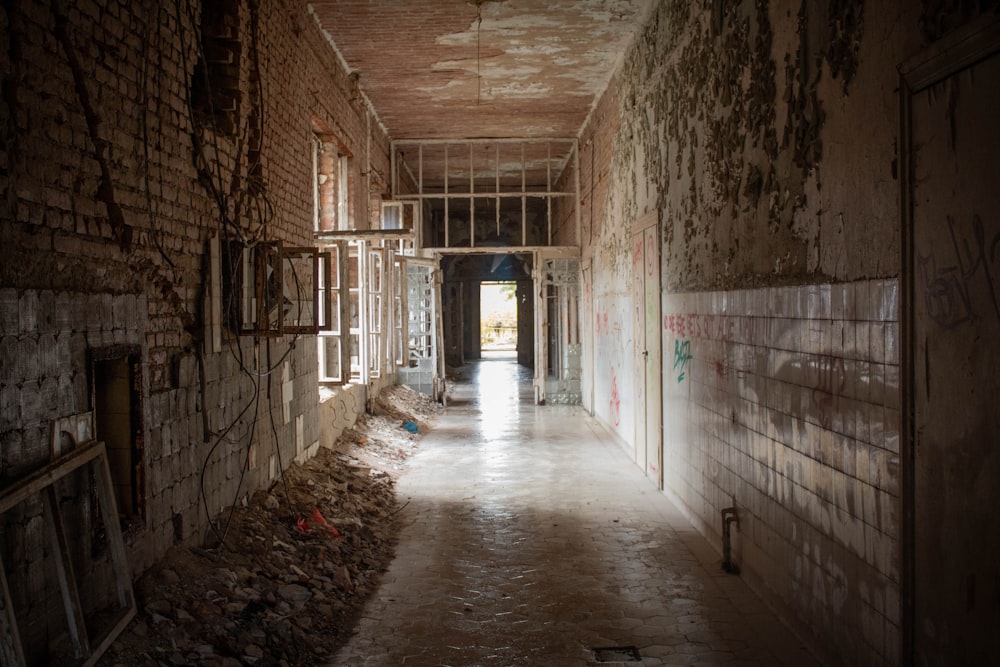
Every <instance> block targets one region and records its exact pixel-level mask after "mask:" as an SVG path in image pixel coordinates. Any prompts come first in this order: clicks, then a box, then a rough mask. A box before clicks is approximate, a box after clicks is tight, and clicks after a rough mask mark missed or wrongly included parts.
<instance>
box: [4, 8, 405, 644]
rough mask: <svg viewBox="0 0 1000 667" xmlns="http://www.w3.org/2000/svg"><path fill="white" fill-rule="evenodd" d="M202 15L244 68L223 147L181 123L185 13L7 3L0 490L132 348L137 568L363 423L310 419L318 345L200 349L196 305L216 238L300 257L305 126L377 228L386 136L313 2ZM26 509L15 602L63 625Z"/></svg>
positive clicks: (219, 135)
mask: <svg viewBox="0 0 1000 667" xmlns="http://www.w3.org/2000/svg"><path fill="white" fill-rule="evenodd" d="M214 7H215V8H216V9H218V8H223V11H229V12H230V15H229V17H228V20H230V23H227V25H229V26H230V27H232V26H238V27H236V28H234V32H233V34H232V35H230V37H231V38H232V41H235V42H238V44H239V46H238V49H237V51H236V53H237V57H236V58H235V59H234V63H236V65H237V66H236V67H234V68H232V69H231V70H229V71H228V72H227V73H226V75H225V76H221V75H220V76H219V77H217V80H216V81H215V82H214V83H215V84H216V86H217V88H216V92H220V88H221V89H223V90H221V92H232V93H233V94H234V95H235V97H236V98H237V100H238V101H237V102H236V103H234V105H233V111H232V113H231V115H230V117H229V118H228V120H230V121H232V125H233V127H235V128H236V129H235V130H231V131H229V132H227V131H225V130H223V129H220V128H221V125H220V124H219V122H218V121H216V122H215V123H213V122H211V120H209V118H207V117H205V115H204V109H202V110H201V115H199V112H198V111H197V110H196V111H195V112H194V113H192V109H191V106H192V100H193V99H194V98H195V97H196V96H197V93H196V89H197V87H198V84H197V79H198V76H199V72H200V71H201V67H200V66H199V64H198V63H199V58H200V55H201V48H200V47H199V41H200V39H201V27H202V26H201V23H200V21H201V17H202V12H201V7H200V5H199V3H198V2H192V3H180V4H174V3H166V4H163V3H156V2H141V3H121V2H114V1H110V2H105V1H104V0H94V1H90V2H79V3H77V2H69V3H66V2H61V1H57V2H51V3H50V2H45V1H42V0H38V1H32V2H16V3H5V4H3V5H2V6H0V52H2V54H3V58H2V59H3V61H4V66H3V68H2V71H0V73H2V77H3V81H2V99H0V255H2V258H0V260H2V261H0V400H2V402H3V417H2V418H0V447H2V453H3V457H2V465H0V479H2V480H3V483H5V484H6V483H10V482H11V481H12V480H15V479H18V478H19V477H21V476H23V475H24V474H26V473H27V472H28V471H31V470H34V469H37V468H39V467H41V466H43V465H44V464H46V463H47V462H48V461H49V458H50V452H49V446H48V438H49V429H50V426H51V424H52V422H53V420H55V419H57V418H60V417H65V416H68V415H74V414H78V413H82V412H87V411H88V410H91V409H92V408H93V397H92V395H91V389H90V386H89V383H90V382H91V379H90V378H89V376H88V373H89V372H90V370H89V366H88V359H89V358H90V357H89V355H91V353H92V351H93V350H95V349H98V348H107V347H109V346H115V345H121V344H123V343H127V344H128V345H129V347H130V349H133V350H135V351H136V356H137V358H138V361H139V367H140V371H141V374H142V389H141V392H140V393H141V396H140V398H141V406H142V408H141V422H142V441H143V448H144V449H143V460H144V465H145V476H144V477H143V479H142V483H141V486H142V489H141V490H142V494H143V496H144V498H145V515H144V517H142V518H141V520H139V521H137V522H133V525H132V526H131V527H130V529H129V531H128V534H127V535H126V543H127V548H128V552H129V557H130V559H131V563H132V566H133V569H134V571H135V572H136V573H141V572H142V571H143V570H145V569H146V568H148V567H149V566H150V565H151V564H152V563H153V562H154V561H155V560H156V559H157V558H159V557H160V556H161V555H162V554H163V553H164V552H165V550H166V549H167V548H168V547H170V546H171V545H173V544H175V543H178V542H199V541H201V540H202V539H203V538H204V537H205V535H206V533H207V529H208V518H207V516H206V513H208V514H211V515H213V516H214V515H215V514H216V513H218V512H219V511H220V510H223V509H224V508H226V507H229V506H230V505H232V504H234V503H237V502H239V501H240V499H241V498H242V497H243V496H244V495H245V494H248V493H251V492H253V491H254V490H256V489H259V488H262V487H263V486H266V485H267V484H269V483H271V481H272V480H274V479H275V477H276V475H277V472H278V470H279V466H280V465H284V466H287V465H288V464H289V463H290V462H291V461H292V459H293V458H296V457H299V458H301V457H305V456H308V455H309V453H310V452H311V451H314V447H315V446H316V444H317V443H319V441H320V440H321V438H322V439H323V440H324V441H329V440H331V439H332V437H333V436H323V435H321V434H322V433H323V432H324V430H325V429H326V428H328V427H330V428H331V429H332V430H334V431H336V429H339V428H342V426H343V423H344V422H345V421H346V420H349V419H352V417H353V416H356V415H357V414H358V412H359V411H361V410H363V409H364V400H363V397H359V396H358V393H359V390H357V389H349V390H347V391H346V394H347V396H348V397H349V398H350V400H349V401H347V402H345V403H344V406H340V404H339V403H337V402H336V401H334V402H333V404H334V409H332V410H331V409H329V406H327V405H324V407H323V409H322V411H321V408H320V400H319V397H318V395H317V383H318V369H317V353H316V345H315V341H314V339H313V337H308V336H307V337H301V338H299V339H297V340H294V341H293V339H292V337H291V336H284V337H281V338H272V339H261V340H260V341H258V342H259V345H255V343H254V341H253V340H252V339H251V338H250V337H246V336H243V337H237V336H231V335H228V334H223V336H222V339H221V342H222V346H221V349H218V350H215V349H212V346H211V344H210V341H211V338H212V333H213V326H214V327H215V328H216V330H217V329H218V328H219V327H221V326H222V323H221V322H219V321H214V320H213V319H212V317H211V316H210V315H209V310H208V309H207V303H209V301H208V300H207V296H206V295H207V293H208V291H209V284H210V281H209V280H208V267H209V260H208V256H209V253H208V241H209V238H210V236H211V235H213V234H215V233H219V232H223V231H225V232H228V233H229V234H230V235H238V234H237V232H236V230H237V229H238V230H239V233H240V234H245V235H246V236H247V237H249V238H252V239H257V240H259V239H260V238H261V228H260V222H261V220H263V219H266V220H267V225H266V230H264V232H263V233H264V234H265V235H266V237H267V238H268V239H280V240H282V241H283V242H284V243H285V244H287V245H293V246H303V245H312V231H313V201H312V187H313V165H312V159H311V140H312V137H313V122H314V120H317V119H318V120H319V121H320V122H321V123H323V124H325V126H327V127H328V128H331V130H332V131H333V132H334V133H335V134H336V136H337V139H338V141H340V142H341V144H342V145H343V147H344V148H345V149H346V150H347V151H348V152H349V153H350V155H351V156H352V158H353V161H352V165H351V174H350V182H351V196H352V198H353V200H354V206H353V210H354V218H355V222H356V223H357V224H358V226H360V227H362V228H363V227H366V226H367V225H368V223H369V221H370V220H372V219H374V218H377V208H376V207H375V206H373V202H372V200H371V198H370V197H369V194H370V193H372V192H374V193H376V194H377V193H379V192H381V191H383V190H385V181H386V178H385V176H386V175H387V174H388V171H389V169H388V137H387V136H385V133H384V131H383V130H382V129H381V128H380V126H379V124H378V122H377V119H375V118H374V116H372V115H371V113H370V111H369V109H368V107H367V105H366V103H365V102H364V100H363V98H362V97H361V96H359V95H358V90H357V89H356V87H355V83H356V82H355V81H353V80H352V79H351V77H350V76H349V75H348V73H347V72H345V71H343V69H342V68H341V67H340V65H339V62H338V59H337V57H336V54H335V52H334V51H333V49H332V48H331V47H330V44H329V42H328V41H327V38H326V37H325V36H324V34H323V33H322V32H321V30H320V29H319V27H318V25H317V24H316V21H315V19H314V17H313V16H311V15H310V13H309V11H308V8H307V6H306V4H305V3H301V2H296V1H292V0H289V1H287V2H278V3H255V2H250V3H243V2H232V3H217V4H216V5H214ZM253 8H258V9H259V15H257V16H256V17H255V15H254V14H253V11H252V10H253ZM230 43H232V42H230ZM253 45H256V47H257V48H256V49H253V48H252V46H253ZM215 55H218V54H215ZM194 106H197V104H194ZM219 111H220V113H221V112H222V111H223V110H222V109H220V110H219ZM227 113H228V112H227ZM199 146H200V147H201V149H200V150H199ZM223 218H225V219H226V220H229V221H230V223H232V224H224V223H223V221H222V220H223ZM206 341H208V342H206ZM272 366H273V371H272V372H270V373H268V374H266V375H265V374H262V375H257V373H256V372H255V371H256V369H258V368H269V367H272ZM391 381H392V377H390V376H387V377H385V378H384V379H383V380H381V381H380V384H382V383H389V382H391ZM376 388H377V387H376ZM258 389H259V390H258ZM361 393H363V392H361ZM359 399H360V400H359ZM230 427H232V428H230ZM244 468H246V471H245V473H244ZM202 479H204V484H202ZM82 493H83V495H84V497H85V496H86V493H87V492H86V490H84V491H82ZM81 502H83V501H79V499H77V502H76V504H77V505H80V504H81ZM70 504H73V503H70ZM24 505H25V506H26V507H24V508H22V509H21V510H18V511H17V512H10V513H7V515H5V517H4V520H5V526H4V528H5V536H7V537H10V538H11V539H10V540H6V539H5V541H4V548H5V553H4V557H5V562H6V563H8V564H9V563H18V567H21V568H23V573H26V576H24V577H18V578H17V582H18V583H17V585H16V587H15V588H16V590H15V591H14V595H15V602H16V603H18V604H19V606H21V607H22V608H23V607H24V606H25V605H27V606H29V607H30V606H31V604H32V603H31V601H32V600H36V601H38V603H37V604H35V606H34V611H33V612H32V613H35V614H41V615H42V616H43V617H44V616H45V614H46V613H47V612H46V610H48V611H49V612H50V614H49V615H50V616H51V615H52V614H55V616H57V617H58V614H59V612H60V611H61V607H60V605H59V604H58V603H53V604H51V605H46V604H43V603H42V602H41V601H42V600H44V599H46V598H47V597H50V595H49V593H51V590H52V587H51V585H49V584H46V583H45V582H46V579H47V578H46V576H45V574H44V566H43V565H42V564H41V563H40V559H41V557H42V555H43V554H44V553H45V551H46V550H45V549H43V548H41V546H40V544H39V541H40V539H41V538H40V537H39V536H41V535H43V532H42V530H43V526H42V522H41V521H40V520H39V519H38V517H39V516H40V514H39V503H37V502H34V503H33V504H32V503H25V504H24ZM29 505H30V506H29ZM77 514H79V513H77ZM74 516H77V515H74ZM89 521H90V519H89V518H88V517H87V516H81V518H80V522H79V527H80V530H81V531H84V532H87V531H89V530H90V529H89V528H87V527H86V525H87V522H89ZM18 536H21V537H23V539H21V537H18ZM80 544H84V542H83V541H81V542H80ZM81 548H82V547H81ZM18 574H21V572H19V573H18ZM48 579H51V577H48ZM109 582H110V580H109V579H108V577H107V575H104V576H103V578H102V577H93V578H91V579H89V580H88V581H87V586H88V588H89V589H94V590H100V589H101V588H102V586H103V587H105V588H106V587H107V586H108V585H110V584H109ZM20 603H23V604H20ZM33 627H38V628H41V630H40V631H39V633H36V634H37V636H32V637H28V638H27V639H28V642H27V643H28V646H27V651H28V653H29V655H30V657H31V658H32V660H34V661H44V660H45V659H46V656H45V652H46V650H47V649H46V646H47V642H48V641H49V640H51V639H53V636H49V635H47V634H46V633H47V632H48V631H49V630H51V632H52V633H58V632H60V631H61V630H59V627H60V626H59V622H58V620H57V621H56V622H54V623H53V624H51V627H49V628H48V630H47V629H46V628H47V625H46V623H45V621H44V618H43V620H42V621H40V622H39V623H38V624H37V625H34V624H33Z"/></svg>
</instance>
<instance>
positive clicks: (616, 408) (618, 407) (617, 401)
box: [611, 368, 622, 426]
mask: <svg viewBox="0 0 1000 667" xmlns="http://www.w3.org/2000/svg"><path fill="white" fill-rule="evenodd" d="M611 418H612V419H614V422H615V426H621V423H622V401H621V397H619V396H618V377H617V376H616V375H615V369H614V368H612V369H611Z"/></svg>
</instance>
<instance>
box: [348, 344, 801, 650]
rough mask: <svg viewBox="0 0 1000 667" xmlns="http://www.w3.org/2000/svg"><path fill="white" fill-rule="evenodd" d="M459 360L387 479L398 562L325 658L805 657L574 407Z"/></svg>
mask: <svg viewBox="0 0 1000 667" xmlns="http://www.w3.org/2000/svg"><path fill="white" fill-rule="evenodd" d="M464 370H465V371H466V372H467V373H466V377H467V378H468V379H467V380H466V381H463V382H459V383H453V384H452V385H451V389H450V400H449V407H448V409H447V410H446V411H445V412H444V414H443V415H442V416H441V418H440V419H439V421H438V423H437V425H436V427H435V428H434V430H433V431H431V432H430V434H429V435H428V436H427V437H426V438H425V439H424V440H423V441H422V442H421V449H420V450H419V451H418V453H417V455H416V456H414V457H413V458H412V459H411V460H410V464H409V469H408V471H407V472H406V473H405V474H404V475H403V477H402V478H401V480H400V482H399V487H398V493H399V498H400V501H401V502H402V503H408V504H407V505H406V507H405V509H403V510H402V512H401V516H402V519H403V522H404V527H403V529H402V531H401V535H400V543H399V546H398V549H397V554H396V558H395V560H394V561H393V563H392V565H391V566H390V569H389V570H388V572H387V573H386V574H385V577H384V579H383V583H382V586H381V587H380V589H379V590H378V591H377V592H376V594H375V596H374V597H373V598H372V599H371V600H370V601H369V604H368V606H367V607H366V609H365V612H364V614H363V618H362V619H361V620H360V622H359V624H358V627H357V629H356V634H355V636H354V637H353V638H352V640H351V641H350V643H349V644H348V645H347V646H346V647H345V648H344V649H343V650H342V651H341V652H340V654H339V656H338V658H337V659H336V661H335V663H334V664H335V665H337V666H340V665H349V666H357V665H386V666H388V665H393V666H395V665H407V666H410V665H413V666H417V667H421V666H432V665H435V666H436V665H452V666H455V667H459V666H464V667H468V666H471V665H530V666H533V667H534V666H539V665H551V666H554V667H562V666H566V667H570V666H573V665H592V664H603V662H602V663H599V662H597V660H596V658H595V654H594V653H593V651H592V649H594V648H603V647H636V648H637V649H638V652H639V654H640V655H641V658H642V662H641V664H644V665H688V664H701V665H714V664H726V665H736V664H743V665H796V666H799V665H809V664H815V660H814V658H813V657H812V656H811V654H809V653H808V652H807V651H805V650H804V649H803V648H802V647H800V646H799V643H798V642H797V641H795V640H794V638H793V637H792V635H791V634H790V633H789V632H788V631H787V630H786V629H785V628H784V626H782V625H781V624H780V623H779V622H778V621H777V620H776V619H775V618H774V616H773V615H772V614H771V613H770V612H768V611H767V609H766V608H765V607H764V605H763V604H762V603H761V602H760V600H759V599H758V598H757V597H756V596H754V595H753V594H752V593H751V592H750V591H749V589H748V588H747V587H746V586H745V585H743V583H742V581H741V580H740V579H739V578H737V577H734V576H732V575H727V574H724V573H723V572H722V570H721V568H720V557H719V555H718V554H717V553H716V552H715V551H714V550H713V549H712V548H711V547H710V546H709V545H708V543H707V542H705V540H704V539H702V537H701V536H700V535H699V534H698V533H696V532H695V531H694V530H693V528H691V526H690V525H689V524H688V523H687V522H686V521H685V520H684V519H683V518H682V517H681V515H680V514H679V512H678V511H677V510H676V508H674V506H673V505H672V504H671V503H670V502H669V501H668V500H667V499H666V497H665V496H663V495H662V494H661V493H659V492H658V491H657V490H656V488H655V487H654V486H653V485H652V483H650V481H649V480H648V479H646V478H644V477H643V476H642V475H641V474H640V471H639V470H638V468H636V467H635V466H634V465H633V464H632V463H631V462H630V461H629V460H628V459H627V458H626V456H625V455H624V453H623V452H622V451H621V450H620V449H619V448H618V446H617V445H616V444H615V443H613V442H612V441H611V439H610V438H609V437H608V436H607V434H606V433H605V432H604V431H603V430H602V429H601V428H600V426H598V425H597V424H596V422H594V421H593V420H592V419H591V418H589V417H588V416H587V415H586V413H585V412H583V411H582V410H581V409H580V408H579V407H569V406H548V407H537V406H535V405H533V404H532V401H531V378H530V372H529V371H527V369H525V368H523V367H519V366H517V365H516V364H515V363H514V362H513V360H512V359H510V357H506V358H505V357H499V358H487V359H484V360H483V361H481V362H478V363H476V364H471V365H468V366H466V367H464ZM627 655H628V654H627V653H621V652H613V651H612V652H606V653H604V654H603V655H601V656H599V657H602V658H604V662H607V661H609V660H610V659H611V658H614V657H617V660H619V661H620V660H622V658H623V657H627ZM615 664H617V663H615ZM637 664H639V663H637Z"/></svg>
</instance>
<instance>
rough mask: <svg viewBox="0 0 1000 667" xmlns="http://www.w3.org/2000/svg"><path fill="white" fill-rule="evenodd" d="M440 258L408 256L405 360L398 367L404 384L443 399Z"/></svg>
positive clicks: (401, 381)
mask: <svg viewBox="0 0 1000 667" xmlns="http://www.w3.org/2000/svg"><path fill="white" fill-rule="evenodd" d="M437 273H438V268H437V261H436V260H426V259H419V258H416V257H407V259H406V306H407V310H408V314H407V343H406V348H407V349H406V361H405V363H404V364H403V366H402V367H400V368H399V370H398V374H399V379H400V383H401V384H405V385H406V386H408V387H410V388H412V389H415V390H416V391H419V392H422V393H424V394H428V395H430V396H432V397H434V398H435V399H438V400H440V399H441V394H442V391H443V387H442V386H441V385H442V378H443V375H442V374H440V372H439V358H440V357H441V354H440V351H441V343H440V325H439V324H438V320H439V319H440V314H439V312H440V303H439V298H440V296H439V292H440V289H439V285H438V283H437V280H436V279H435V274H437Z"/></svg>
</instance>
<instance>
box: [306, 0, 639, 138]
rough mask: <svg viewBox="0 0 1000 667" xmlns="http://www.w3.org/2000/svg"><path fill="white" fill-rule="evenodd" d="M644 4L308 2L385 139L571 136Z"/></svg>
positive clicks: (598, 0)
mask: <svg viewBox="0 0 1000 667" xmlns="http://www.w3.org/2000/svg"><path fill="white" fill-rule="evenodd" d="M651 4H652V0H476V1H470V2H464V1H462V0H314V1H313V3H312V6H313V9H314V11H315V13H316V16H317V18H318V20H319V22H320V25H321V26H322V27H323V28H324V29H325V30H326V31H327V32H328V33H329V35H330V37H331V38H332V40H333V42H334V43H335V44H336V46H337V48H338V49H339V51H340V53H341V55H342V56H343V58H344V60H345V61H346V62H347V65H348V67H349V68H350V69H351V71H352V72H356V73H358V74H359V76H360V82H361V87H362V88H363V89H364V91H365V93H366V94H367V95H368V97H369V99H370V100H371V102H372V104H373V105H374V107H375V110H376V111H377V113H378V115H379V118H380V120H381V121H382V123H383V124H384V125H385V126H386V128H387V129H388V131H389V134H390V136H391V137H392V138H393V139H414V138H420V139H456V138H474V137H490V138H496V137H533V138H549V137H575V136H576V135H577V133H578V132H579V130H580V128H581V127H582V125H583V123H584V121H585V119H586V117H587V114H588V113H589V112H590V109H591V107H592V106H593V105H594V103H595V101H596V99H598V98H599V96H600V95H601V93H603V91H604V89H605V88H606V86H607V84H608V81H609V79H610V77H611V74H612V72H613V70H614V68H615V65H616V63H617V61H618V59H619V58H620V56H621V54H622V53H623V52H624V51H625V49H626V48H627V47H628V46H629V44H630V43H631V40H632V36H633V34H634V32H635V31H636V30H637V28H638V27H639V26H641V25H642V23H643V22H644V19H645V18H646V16H647V14H648V10H649V7H650V5H651Z"/></svg>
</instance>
